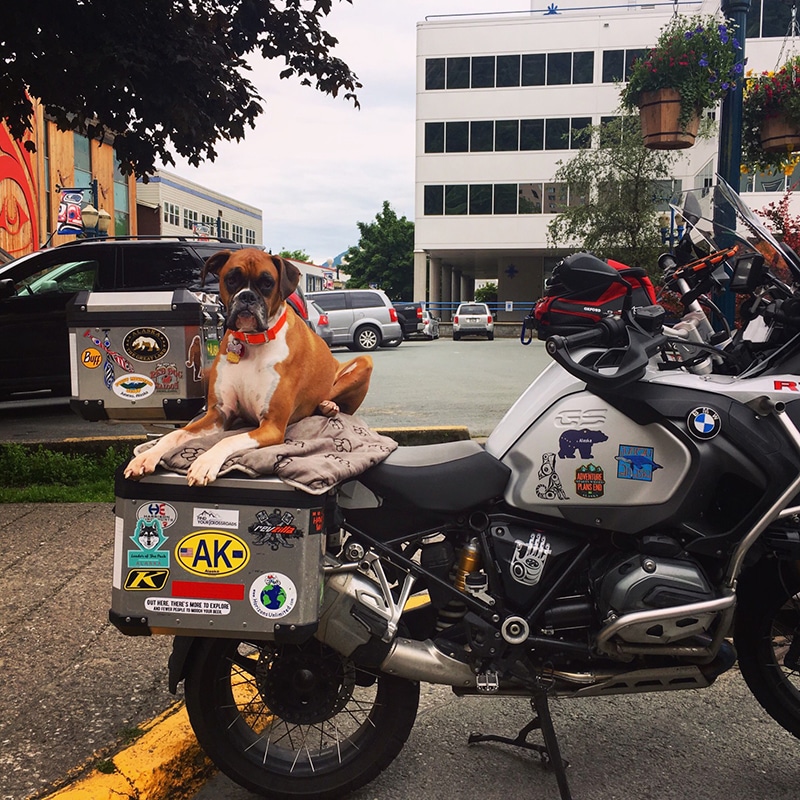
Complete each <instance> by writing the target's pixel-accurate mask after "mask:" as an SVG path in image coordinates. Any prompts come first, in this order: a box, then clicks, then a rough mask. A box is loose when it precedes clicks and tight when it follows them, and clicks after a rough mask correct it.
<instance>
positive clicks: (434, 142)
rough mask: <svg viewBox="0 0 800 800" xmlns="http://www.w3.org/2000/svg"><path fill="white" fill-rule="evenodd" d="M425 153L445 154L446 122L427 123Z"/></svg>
mask: <svg viewBox="0 0 800 800" xmlns="http://www.w3.org/2000/svg"><path fill="white" fill-rule="evenodd" d="M425 152H426V153H444V122H426V123H425Z"/></svg>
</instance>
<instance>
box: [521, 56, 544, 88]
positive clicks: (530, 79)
mask: <svg viewBox="0 0 800 800" xmlns="http://www.w3.org/2000/svg"><path fill="white" fill-rule="evenodd" d="M544 65H545V58H544V53H537V54H535V55H526V56H522V85H523V86H544Z"/></svg>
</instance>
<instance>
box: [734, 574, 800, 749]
mask: <svg viewBox="0 0 800 800" xmlns="http://www.w3.org/2000/svg"><path fill="white" fill-rule="evenodd" d="M739 595H740V602H739V607H738V609H737V620H736V630H735V641H736V649H737V651H738V655H739V668H740V669H741V671H742V675H743V677H744V679H745V681H746V682H747V685H748V686H749V687H750V691H751V692H752V693H753V694H754V695H755V697H756V699H757V700H758V702H759V703H761V705H762V706H763V707H764V710H765V711H766V712H767V713H768V714H769V715H770V716H771V717H772V718H773V719H774V720H775V721H776V722H778V723H779V724H780V725H782V726H783V727H784V728H786V730H787V731H789V732H790V733H792V734H794V735H795V736H797V737H800V574H798V570H797V566H796V565H794V564H789V563H786V562H784V563H782V564H780V563H778V564H776V563H773V564H772V565H770V566H769V567H766V568H765V567H760V568H757V571H756V572H755V573H754V574H753V575H751V576H748V579H747V580H746V581H744V580H743V585H742V589H741V590H740V592H739Z"/></svg>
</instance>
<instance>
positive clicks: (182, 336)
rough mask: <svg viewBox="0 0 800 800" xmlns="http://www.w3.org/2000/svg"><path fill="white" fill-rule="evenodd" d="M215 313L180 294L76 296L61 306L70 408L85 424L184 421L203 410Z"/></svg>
mask: <svg viewBox="0 0 800 800" xmlns="http://www.w3.org/2000/svg"><path fill="white" fill-rule="evenodd" d="M223 321H224V320H223V314H222V308H221V306H220V305H219V303H218V301H217V300H216V298H214V297H212V296H210V295H201V294H197V293H194V292H190V291H188V290H187V289H176V290H175V291H166V292H80V293H79V294H78V295H77V296H76V297H75V299H74V300H73V302H72V303H71V304H70V305H69V306H68V307H67V327H68V328H69V342H70V376H71V383H72V398H71V400H70V405H71V407H72V409H73V410H74V411H75V412H76V413H77V414H78V415H79V416H81V417H82V418H83V419H87V420H92V421H96V420H117V421H123V420H124V421H126V422H152V421H170V422H176V423H184V422H188V421H189V420H191V419H192V418H193V417H195V416H196V415H197V414H198V413H199V412H200V411H201V410H202V408H203V406H204V404H205V398H206V383H205V375H206V372H207V370H208V368H209V367H210V365H211V362H212V361H213V360H214V357H215V356H216V354H217V353H218V352H219V340H220V337H221V335H222V332H223Z"/></svg>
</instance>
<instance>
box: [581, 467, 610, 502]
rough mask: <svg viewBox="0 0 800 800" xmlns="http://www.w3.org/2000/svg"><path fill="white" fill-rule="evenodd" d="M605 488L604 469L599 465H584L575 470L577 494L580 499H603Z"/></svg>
mask: <svg viewBox="0 0 800 800" xmlns="http://www.w3.org/2000/svg"><path fill="white" fill-rule="evenodd" d="M604 487H605V479H604V478H603V468H602V467H598V466H597V464H582V465H581V466H580V467H578V469H577V470H575V494H577V495H578V497H588V498H590V499H593V498H595V497H602V496H603V492H604Z"/></svg>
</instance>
